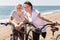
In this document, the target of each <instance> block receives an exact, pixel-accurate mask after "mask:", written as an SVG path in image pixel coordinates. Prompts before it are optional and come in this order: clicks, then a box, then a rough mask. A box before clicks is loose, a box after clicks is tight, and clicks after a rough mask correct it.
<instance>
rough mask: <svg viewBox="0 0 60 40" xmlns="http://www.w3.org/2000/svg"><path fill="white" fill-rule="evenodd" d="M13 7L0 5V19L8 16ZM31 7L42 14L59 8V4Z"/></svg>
mask: <svg viewBox="0 0 60 40" xmlns="http://www.w3.org/2000/svg"><path fill="white" fill-rule="evenodd" d="M14 8H15V6H0V20H2V19H7V18H9V17H10V14H11V11H12V10H14ZM33 8H35V9H37V10H39V11H40V12H41V13H42V14H49V13H52V12H53V11H57V10H60V6H33Z"/></svg>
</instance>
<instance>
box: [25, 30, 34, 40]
mask: <svg viewBox="0 0 60 40" xmlns="http://www.w3.org/2000/svg"><path fill="white" fill-rule="evenodd" d="M31 31H32V30H31V29H30V30H29V31H28V34H26V39H25V40H33V37H32V33H31Z"/></svg>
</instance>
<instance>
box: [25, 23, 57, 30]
mask: <svg viewBox="0 0 60 40" xmlns="http://www.w3.org/2000/svg"><path fill="white" fill-rule="evenodd" d="M25 24H29V25H32V26H33V27H34V28H37V27H36V26H35V25H34V24H32V23H29V22H28V23H25ZM48 25H51V26H50V27H51V28H53V26H55V25H56V23H49V24H45V25H43V27H42V28H41V29H40V30H42V29H43V28H45V27H46V26H48Z"/></svg>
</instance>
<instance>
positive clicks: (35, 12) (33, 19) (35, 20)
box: [27, 9, 46, 32]
mask: <svg viewBox="0 0 60 40" xmlns="http://www.w3.org/2000/svg"><path fill="white" fill-rule="evenodd" d="M39 13H40V12H39V11H38V10H35V9H33V10H32V17H31V18H30V17H29V13H28V12H27V16H28V20H29V22H32V23H33V24H34V25H35V26H36V27H37V28H42V27H43V25H44V24H45V22H44V20H42V19H40V18H38V17H37V15H38V14H39ZM32 30H33V31H35V28H34V27H33V28H32ZM42 32H46V27H45V28H44V29H42Z"/></svg>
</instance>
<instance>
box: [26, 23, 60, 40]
mask: <svg viewBox="0 0 60 40" xmlns="http://www.w3.org/2000/svg"><path fill="white" fill-rule="evenodd" d="M26 24H29V25H31V26H33V27H35V28H36V31H37V32H38V33H40V34H41V30H42V29H43V28H44V27H46V26H48V25H50V27H51V31H52V35H53V39H52V40H55V39H56V40H60V34H58V35H57V37H56V38H55V39H54V32H55V31H58V30H59V29H58V28H57V27H54V26H56V25H60V24H58V23H51V24H45V25H44V26H43V27H42V28H37V27H36V26H35V25H33V24H31V23H26ZM31 31H32V29H30V30H29V31H28V35H26V40H28V39H29V33H30V32H31ZM30 40H33V39H32V38H30Z"/></svg>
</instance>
